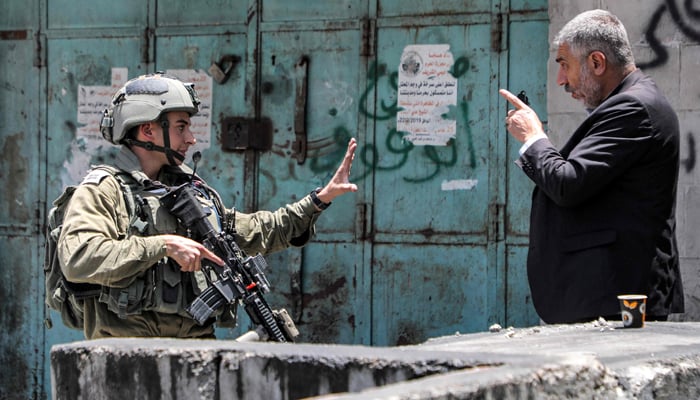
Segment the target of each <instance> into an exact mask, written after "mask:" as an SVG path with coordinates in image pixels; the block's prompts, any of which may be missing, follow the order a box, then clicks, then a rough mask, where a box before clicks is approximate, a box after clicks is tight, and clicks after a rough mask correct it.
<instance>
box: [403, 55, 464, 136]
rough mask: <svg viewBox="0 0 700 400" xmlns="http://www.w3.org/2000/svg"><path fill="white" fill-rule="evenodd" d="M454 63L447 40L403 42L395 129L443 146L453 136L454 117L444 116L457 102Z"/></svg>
mask: <svg viewBox="0 0 700 400" xmlns="http://www.w3.org/2000/svg"><path fill="white" fill-rule="evenodd" d="M453 63H454V59H453V57H452V53H450V46H449V45H447V44H436V45H411V46H406V47H405V48H404V50H403V54H401V62H400V64H399V82H398V83H399V93H398V100H397V101H398V102H397V104H398V106H399V109H400V110H401V111H399V112H398V114H397V115H396V129H397V130H398V131H399V132H404V133H405V136H404V139H406V140H409V141H410V142H412V143H413V144H414V145H432V146H445V145H447V142H448V141H449V140H450V139H451V138H454V137H455V136H456V133H457V121H455V120H453V119H446V118H445V117H444V114H447V112H448V111H449V106H451V105H453V106H454V105H457V79H456V78H454V77H453V76H452V74H451V73H450V68H451V67H452V64H453Z"/></svg>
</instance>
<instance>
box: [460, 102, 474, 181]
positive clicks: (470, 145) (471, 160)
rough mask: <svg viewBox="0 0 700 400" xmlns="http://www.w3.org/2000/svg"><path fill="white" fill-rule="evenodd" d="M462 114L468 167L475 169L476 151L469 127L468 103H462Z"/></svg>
mask: <svg viewBox="0 0 700 400" xmlns="http://www.w3.org/2000/svg"><path fill="white" fill-rule="evenodd" d="M460 105H461V108H462V114H464V131H465V134H466V135H467V148H468V150H469V166H470V167H472V168H476V150H475V149H474V137H473V136H472V129H471V127H470V126H469V103H467V102H466V101H463V102H462V103H461V104H460Z"/></svg>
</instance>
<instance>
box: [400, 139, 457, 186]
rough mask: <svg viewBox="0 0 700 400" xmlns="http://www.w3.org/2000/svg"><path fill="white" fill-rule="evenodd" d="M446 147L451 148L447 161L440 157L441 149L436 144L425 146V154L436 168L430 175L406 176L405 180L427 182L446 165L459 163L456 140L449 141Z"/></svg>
mask: <svg viewBox="0 0 700 400" xmlns="http://www.w3.org/2000/svg"><path fill="white" fill-rule="evenodd" d="M445 147H446V148H448V149H450V150H451V154H450V158H449V159H448V160H446V161H443V160H441V159H440V156H439V154H438V153H439V151H438V148H437V147H435V146H424V148H423V154H424V155H425V156H426V157H427V158H428V159H429V160H430V161H432V162H433V165H434V166H435V170H434V171H433V172H432V173H431V174H430V175H428V176H425V177H423V178H406V177H404V178H403V180H404V181H406V182H410V183H421V182H426V181H429V180H431V179H433V178H434V177H435V176H437V174H438V173H439V172H440V169H441V168H442V167H443V166H445V167H452V166H454V165H455V164H457V146H455V144H454V140H450V141H449V142H447V146H445Z"/></svg>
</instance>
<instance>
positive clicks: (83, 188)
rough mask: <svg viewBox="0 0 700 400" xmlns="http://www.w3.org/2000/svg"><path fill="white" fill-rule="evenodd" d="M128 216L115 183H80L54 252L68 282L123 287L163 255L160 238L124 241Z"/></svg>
mask: <svg viewBox="0 0 700 400" xmlns="http://www.w3.org/2000/svg"><path fill="white" fill-rule="evenodd" d="M128 228H129V213H128V212H127V206H126V202H125V200H124V196H123V194H122V192H121V188H120V186H119V183H118V182H117V180H116V179H115V178H114V177H112V176H107V177H105V178H104V179H101V180H100V181H99V182H88V183H86V182H84V183H83V184H81V185H80V186H79V187H78V188H77V189H76V191H75V193H74V194H73V197H72V198H71V199H70V203H69V205H68V209H67V211H66V215H65V218H64V224H63V229H62V230H61V235H60V237H59V239H58V245H57V251H58V257H59V260H60V262H61V267H62V270H63V273H64V275H65V276H66V278H67V279H68V280H69V281H72V282H83V283H92V284H99V285H103V286H112V287H125V286H128V284H129V283H131V282H132V281H133V279H134V278H135V277H136V276H138V275H139V274H141V273H142V272H143V271H145V270H147V269H148V268H149V267H151V266H152V265H153V264H154V263H156V262H157V261H158V260H160V259H161V258H163V257H165V255H166V248H165V241H164V240H163V239H161V238H159V237H158V236H151V237H139V236H128V235H127V230H128Z"/></svg>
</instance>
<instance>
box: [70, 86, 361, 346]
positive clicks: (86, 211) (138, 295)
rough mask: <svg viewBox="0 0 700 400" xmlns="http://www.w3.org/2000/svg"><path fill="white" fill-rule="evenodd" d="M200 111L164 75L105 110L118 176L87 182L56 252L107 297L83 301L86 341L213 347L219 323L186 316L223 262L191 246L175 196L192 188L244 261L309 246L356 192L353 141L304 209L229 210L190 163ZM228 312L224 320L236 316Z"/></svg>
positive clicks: (123, 93) (105, 173)
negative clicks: (333, 210) (210, 270)
mask: <svg viewBox="0 0 700 400" xmlns="http://www.w3.org/2000/svg"><path fill="white" fill-rule="evenodd" d="M198 105H199V99H198V97H197V94H196V92H195V90H194V85H193V84H189V83H184V82H182V81H180V80H178V79H177V78H174V77H171V76H167V75H164V74H161V73H156V74H149V75H144V76H140V77H138V78H136V79H132V80H130V81H129V82H127V83H126V84H125V85H124V86H123V87H122V88H121V89H119V91H117V93H116V94H115V95H114V97H113V99H112V102H111V104H110V106H109V108H108V109H107V110H105V113H104V117H103V119H102V123H101V127H100V128H101V131H102V135H103V136H104V138H105V139H107V140H108V141H109V142H110V143H113V144H115V145H121V150H120V152H119V153H118V155H117V157H116V161H115V163H114V165H113V167H114V169H115V170H116V171H119V173H118V174H115V173H112V172H110V170H109V169H102V168H94V169H93V170H92V171H91V172H90V173H89V174H88V175H87V176H86V177H85V179H84V180H83V182H82V183H81V185H79V186H78V188H77V189H76V191H75V193H74V194H73V196H72V198H71V200H70V203H69V204H68V208H67V211H66V214H65V218H64V225H63V229H62V231H61V235H60V237H59V239H58V248H57V252H58V257H59V260H60V263H61V269H62V271H63V273H64V275H65V277H66V279H67V280H68V281H70V282H74V283H78V284H91V285H99V287H100V288H101V289H100V294H99V296H93V297H89V298H87V299H85V301H84V309H83V312H84V315H83V317H84V325H83V331H84V334H85V337H86V338H88V339H93V338H100V337H120V336H121V337H123V336H139V337H146V336H151V337H179V338H213V337H214V323H215V319H214V318H211V319H210V320H209V321H207V323H205V324H204V325H199V324H197V323H196V322H195V321H194V320H193V319H192V318H191V317H190V315H189V314H188V313H187V312H186V311H185V308H186V307H187V305H188V304H190V303H191V301H192V300H193V299H194V298H195V297H196V295H197V294H198V293H200V292H201V291H202V290H203V289H204V288H205V287H206V281H205V280H204V277H203V272H202V271H200V269H201V265H202V260H203V259H208V260H211V261H212V262H214V263H216V264H219V265H223V263H224V261H223V260H222V259H221V258H219V257H218V256H217V255H216V254H214V253H212V252H211V251H210V250H208V249H207V248H206V247H205V246H203V245H202V244H201V243H198V242H196V241H194V240H192V239H189V238H188V237H186V231H185V229H184V228H183V227H182V226H180V225H179V224H178V220H177V219H176V218H175V217H174V216H172V215H171V214H170V213H169V212H168V211H167V210H165V209H164V208H163V207H162V206H161V205H160V203H159V201H158V197H159V195H162V194H163V191H164V190H166V189H167V188H168V187H174V186H178V185H181V184H183V183H186V182H189V181H190V180H191V181H192V184H193V185H194V187H196V189H197V193H198V200H199V201H200V202H201V203H202V205H203V207H207V208H208V209H209V210H211V211H212V212H211V215H210V218H209V219H210V220H211V222H212V225H213V226H215V227H216V228H217V229H220V230H222V231H225V232H227V233H229V234H231V235H232V236H233V238H235V242H236V243H237V244H238V246H239V247H240V248H241V249H242V250H243V251H245V252H246V253H249V254H255V253H258V252H259V253H261V254H263V255H264V254H267V253H271V252H275V251H279V250H282V249H285V248H287V247H290V246H303V245H305V244H306V243H308V242H309V240H310V239H311V238H312V236H313V235H314V233H315V222H316V220H317V219H318V217H319V216H320V214H321V211H323V210H324V209H325V208H326V207H328V206H329V205H330V204H331V201H332V200H333V199H334V198H335V197H337V196H339V195H342V194H344V193H347V192H355V191H357V185H355V184H352V183H350V182H349V174H350V168H351V166H352V160H353V157H354V153H355V149H356V147H357V143H356V141H355V139H354V138H353V139H351V140H350V141H349V143H348V147H347V151H346V153H345V157H344V159H343V161H342V163H341V164H340V166H339V168H338V169H337V171H336V173H335V175H334V176H333V178H332V179H331V180H330V181H329V182H328V184H327V185H326V186H325V187H323V188H318V189H315V190H313V191H312V192H311V193H310V194H309V195H307V196H305V197H303V198H302V199H301V200H299V201H297V202H295V203H292V204H288V205H286V206H285V207H282V208H280V209H278V210H276V211H274V212H269V211H258V212H255V213H252V214H245V213H241V212H238V211H236V210H235V209H233V208H226V207H224V205H223V202H222V200H221V198H220V197H219V194H218V193H217V192H216V191H215V190H214V189H213V188H211V187H210V186H208V185H207V184H206V183H205V182H204V181H203V180H202V179H201V178H199V177H198V176H197V175H196V174H194V172H193V171H192V170H191V169H190V168H189V167H187V166H186V165H185V164H184V163H183V161H184V159H185V155H186V154H187V151H188V150H189V149H190V147H191V146H192V145H194V144H195V142H196V140H195V138H194V136H193V134H192V132H191V131H190V117H191V116H192V115H194V114H196V113H197V111H198ZM117 175H118V176H119V179H117ZM124 176H126V178H124ZM120 180H126V181H128V182H127V184H128V185H125V184H124V182H120ZM127 187H128V190H125V188H127ZM126 191H128V192H130V193H125V192H126ZM134 199H135V200H134ZM132 203H133V204H135V205H136V207H135V209H134V210H133V211H132V210H130V204H132ZM133 214H137V215H133ZM229 311H230V310H229ZM229 311H227V312H223V313H219V315H218V316H217V318H218V319H220V320H222V319H225V317H226V315H222V314H227V315H228V316H232V315H231V313H230V312H229Z"/></svg>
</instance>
